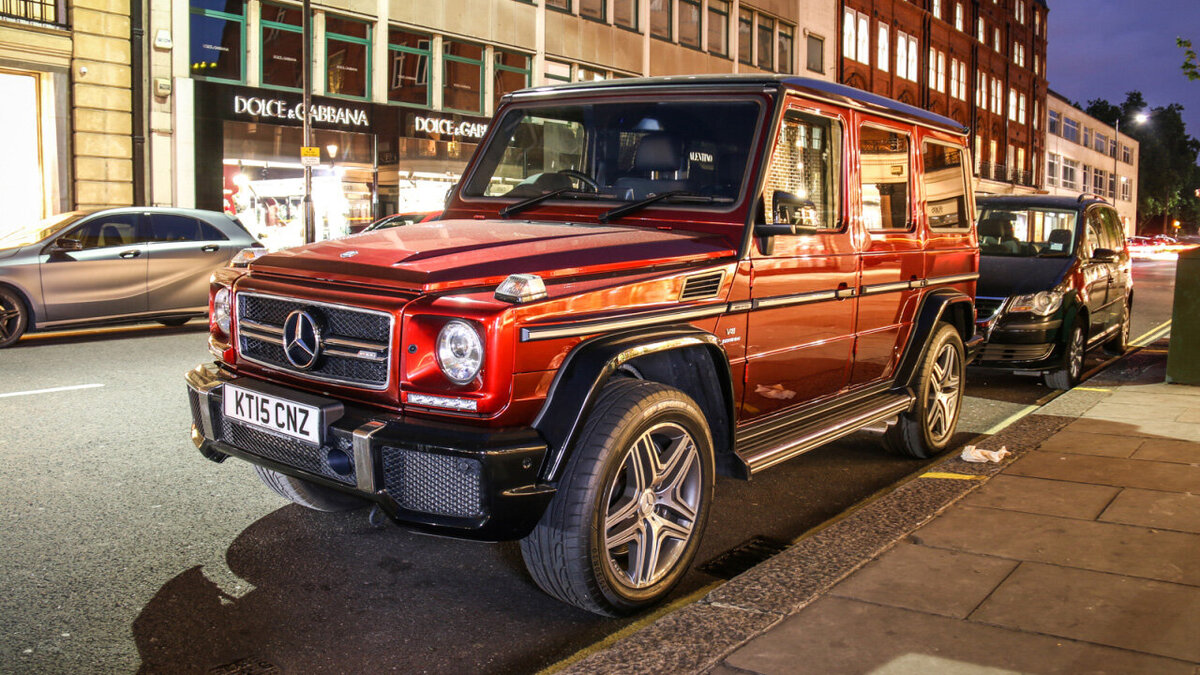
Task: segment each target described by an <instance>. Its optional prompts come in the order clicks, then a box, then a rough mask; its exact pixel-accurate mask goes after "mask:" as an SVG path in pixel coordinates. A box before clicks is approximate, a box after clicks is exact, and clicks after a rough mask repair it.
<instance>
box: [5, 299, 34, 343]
mask: <svg viewBox="0 0 1200 675" xmlns="http://www.w3.org/2000/svg"><path fill="white" fill-rule="evenodd" d="M28 327H29V313H28V312H27V311H26V310H25V303H24V302H22V301H21V298H19V297H17V294H16V293H14V292H12V291H11V290H9V289H7V288H3V287H0V349H3V348H4V347H7V346H9V345H11V344H12V343H14V342H16V341H17V340H19V339H21V336H22V335H24V334H25V329H26V328H28Z"/></svg>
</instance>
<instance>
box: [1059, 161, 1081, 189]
mask: <svg viewBox="0 0 1200 675" xmlns="http://www.w3.org/2000/svg"><path fill="white" fill-rule="evenodd" d="M1078 168H1079V162H1077V161H1075V160H1073V159H1067V158H1066V157H1063V158H1062V186H1063V187H1065V188H1066V189H1068V190H1074V189H1075V172H1076V170H1077V169H1078Z"/></svg>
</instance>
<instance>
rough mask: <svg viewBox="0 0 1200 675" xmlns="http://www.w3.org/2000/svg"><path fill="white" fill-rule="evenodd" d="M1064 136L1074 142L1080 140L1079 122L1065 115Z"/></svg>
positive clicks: (1063, 122) (1063, 119) (1063, 123)
mask: <svg viewBox="0 0 1200 675" xmlns="http://www.w3.org/2000/svg"><path fill="white" fill-rule="evenodd" d="M1062 137H1063V138H1065V139H1067V140H1068V141H1071V142H1072V143H1078V142H1079V122H1076V121H1075V120H1073V119H1071V118H1070V117H1066V116H1064V117H1063V118H1062Z"/></svg>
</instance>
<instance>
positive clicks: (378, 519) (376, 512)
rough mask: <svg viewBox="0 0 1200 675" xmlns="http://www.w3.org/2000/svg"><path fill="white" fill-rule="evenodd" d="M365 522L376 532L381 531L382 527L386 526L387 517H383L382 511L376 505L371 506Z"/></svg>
mask: <svg viewBox="0 0 1200 675" xmlns="http://www.w3.org/2000/svg"><path fill="white" fill-rule="evenodd" d="M367 522H368V523H369V524H370V525H371V527H373V528H375V529H377V530H380V529H383V526H384V525H387V516H385V515H383V509H381V508H379V505H378V504H372V505H371V512H370V513H368V514H367Z"/></svg>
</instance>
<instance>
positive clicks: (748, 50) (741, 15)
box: [738, 9, 854, 65]
mask: <svg viewBox="0 0 1200 675" xmlns="http://www.w3.org/2000/svg"><path fill="white" fill-rule="evenodd" d="M850 34H851V36H853V34H854V30H853V28H851V32H850ZM850 44H851V46H852V47H853V45H854V41H853V38H851V42H850ZM853 53H854V49H853V48H852V49H850V51H848V52H846V54H847V55H850V54H853ZM753 58H754V12H751V11H750V10H748V9H739V10H738V61H741V62H742V63H745V64H747V65H749V64H750V62H751V60H752V59H753Z"/></svg>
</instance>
